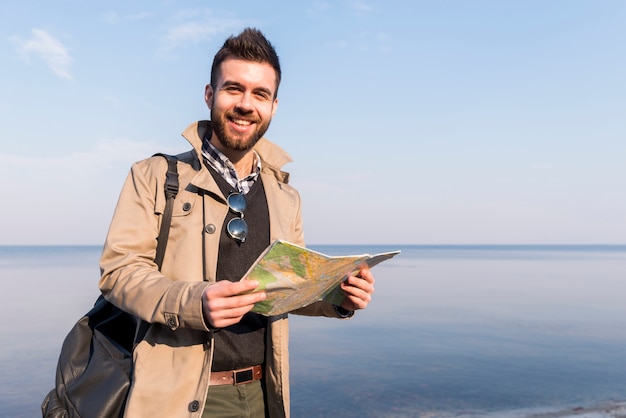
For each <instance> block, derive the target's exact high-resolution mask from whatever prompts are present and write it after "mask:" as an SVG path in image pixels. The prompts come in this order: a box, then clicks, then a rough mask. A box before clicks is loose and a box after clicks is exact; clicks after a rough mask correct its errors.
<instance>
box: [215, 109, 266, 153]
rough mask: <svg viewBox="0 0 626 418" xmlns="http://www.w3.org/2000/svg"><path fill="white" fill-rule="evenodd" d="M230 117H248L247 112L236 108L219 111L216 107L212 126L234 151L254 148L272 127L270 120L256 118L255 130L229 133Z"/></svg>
mask: <svg viewBox="0 0 626 418" xmlns="http://www.w3.org/2000/svg"><path fill="white" fill-rule="evenodd" d="M230 117H234V118H237V117H242V118H243V119H248V118H246V115H245V114H243V113H242V112H237V111H236V110H235V111H230V112H223V113H218V112H217V111H214V109H211V128H212V129H213V132H215V136H216V137H217V139H218V141H219V142H220V143H221V144H222V145H223V146H224V147H225V148H227V149H230V150H233V151H248V150H250V149H252V147H254V146H255V145H256V143H257V142H259V139H261V138H262V137H263V135H265V132H267V129H268V128H269V127H270V121H269V120H268V121H266V122H261V121H260V120H255V121H254V126H255V127H256V129H255V130H254V131H252V132H250V133H247V134H241V133H234V134H229V133H228V132H227V124H228V119H229V118H230Z"/></svg>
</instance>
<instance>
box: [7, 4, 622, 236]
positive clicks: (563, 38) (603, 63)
mask: <svg viewBox="0 0 626 418" xmlns="http://www.w3.org/2000/svg"><path fill="white" fill-rule="evenodd" d="M624 22H626V2H623V1H610V0H606V1H604V0H603V1H595V0H593V1H592V0H588V1H577V0H554V1H545V0H539V1H517V2H513V1H496V0H492V1H466V0H457V1H446V0H443V1H428V2H426V1H405V0H402V1H400V0H386V1H378V0H360V1H343V0H338V1H326V2H324V1H299V2H287V1H265V2H259V1H247V0H244V1H238V2H217V1H199V0H197V1H192V0H179V1H133V2H124V1H118V0H112V1H107V2H85V1H64V0H59V1H55V2H45V1H40V2H35V1H28V0H26V1H24V0H7V1H3V2H2V3H1V4H0V61H1V65H2V70H1V71H2V77H1V78H0V141H1V147H0V178H1V179H2V186H1V187H2V189H1V190H2V193H3V197H2V205H1V206H0V215H1V216H0V245H1V244H5V245H10V244H101V243H102V242H103V240H104V237H105V235H106V230H107V227H108V223H109V220H110V218H111V214H112V212H113V209H114V207H115V203H116V200H117V196H118V193H119V190H120V187H121V185H122V182H123V180H124V178H125V177H126V174H127V173H128V169H129V167H130V164H131V163H132V162H133V161H136V160H139V159H142V158H145V157H147V156H149V155H151V154H153V153H155V152H170V153H174V152H182V151H184V150H186V149H187V143H186V142H185V141H184V140H183V139H182V137H180V132H182V130H183V129H184V128H185V127H186V126H187V125H188V124H189V123H191V122H193V121H195V120H198V119H206V118H207V117H208V110H207V109H206V106H205V104H204V101H203V92H204V86H205V84H206V83H207V82H208V79H209V68H210V65H211V60H212V57H213V54H214V53H215V51H216V50H217V49H218V48H219V46H220V45H221V44H222V43H223V41H224V39H225V38H226V37H227V36H229V35H231V34H234V33H238V32H239V31H240V30H241V29H243V28H244V27H247V26H253V27H257V28H259V29H261V30H262V31H263V32H264V33H265V34H266V35H267V36H268V38H269V39H270V40H271V41H272V42H273V43H274V45H275V46H276V48H277V50H278V53H279V55H280V57H281V60H282V66H283V73H284V76H283V81H282V84H281V87H280V91H279V107H278V112H277V114H276V117H275V118H274V120H273V121H272V126H271V127H270V129H269V131H268V133H267V136H268V138H270V139H271V140H273V141H274V142H276V143H278V144H279V145H281V146H282V147H283V148H285V149H286V150H287V151H288V152H289V153H290V154H291V155H292V157H293V158H294V163H291V164H289V165H287V166H286V167H285V169H287V170H288V171H290V172H291V175H292V184H293V185H294V186H295V187H297V188H298V189H299V190H300V192H301V194H302V198H303V201H304V221H305V228H306V229H305V237H306V239H307V241H308V243H309V244H378V243H382V244H471V243H477V244H498V243H503V244H524V243H537V244H555V243H562V244H588V243H608V244H617V243H626V192H625V191H624V190H625V188H624V184H625V183H626V182H625V180H626V117H625V110H626V83H625V82H624V81H625V79H624V77H625V76H624V74H626V53H625V52H626V25H625V24H624Z"/></svg>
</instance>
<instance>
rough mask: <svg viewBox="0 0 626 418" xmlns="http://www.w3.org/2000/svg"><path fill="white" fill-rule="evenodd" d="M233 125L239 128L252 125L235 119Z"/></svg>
mask: <svg viewBox="0 0 626 418" xmlns="http://www.w3.org/2000/svg"><path fill="white" fill-rule="evenodd" d="M233 123H235V124H236V125H239V126H248V125H250V121H247V120H241V119H233Z"/></svg>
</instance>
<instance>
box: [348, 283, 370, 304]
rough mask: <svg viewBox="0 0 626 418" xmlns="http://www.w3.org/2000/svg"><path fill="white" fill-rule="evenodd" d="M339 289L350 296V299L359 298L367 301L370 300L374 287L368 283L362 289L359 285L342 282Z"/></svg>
mask: <svg viewBox="0 0 626 418" xmlns="http://www.w3.org/2000/svg"><path fill="white" fill-rule="evenodd" d="M341 289H342V290H343V291H344V293H345V295H346V297H348V298H350V300H361V301H364V302H366V303H369V301H371V300H372V293H374V288H373V287H371V286H370V285H368V286H367V288H365V289H363V288H361V287H357V286H352V285H350V284H346V283H343V284H342V286H341Z"/></svg>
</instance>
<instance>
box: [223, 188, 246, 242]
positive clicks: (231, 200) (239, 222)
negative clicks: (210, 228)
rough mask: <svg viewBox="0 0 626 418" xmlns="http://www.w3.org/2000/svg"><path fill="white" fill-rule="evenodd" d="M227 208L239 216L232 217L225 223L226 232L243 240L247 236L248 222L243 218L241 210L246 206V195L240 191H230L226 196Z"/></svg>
mask: <svg viewBox="0 0 626 418" xmlns="http://www.w3.org/2000/svg"><path fill="white" fill-rule="evenodd" d="M226 202H227V203H228V208H229V209H230V210H231V211H233V212H234V213H235V214H237V215H239V216H240V218H233V219H231V220H230V221H228V224H226V232H228V235H230V237H231V238H233V239H235V240H237V241H239V242H244V241H245V240H246V237H247V236H248V224H247V223H246V221H244V220H243V211H244V210H246V208H247V207H248V203H247V202H246V197H245V196H244V195H243V194H241V193H231V194H230V195H228V198H226Z"/></svg>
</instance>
